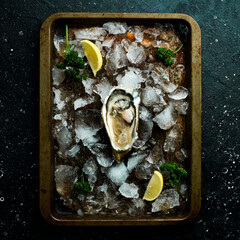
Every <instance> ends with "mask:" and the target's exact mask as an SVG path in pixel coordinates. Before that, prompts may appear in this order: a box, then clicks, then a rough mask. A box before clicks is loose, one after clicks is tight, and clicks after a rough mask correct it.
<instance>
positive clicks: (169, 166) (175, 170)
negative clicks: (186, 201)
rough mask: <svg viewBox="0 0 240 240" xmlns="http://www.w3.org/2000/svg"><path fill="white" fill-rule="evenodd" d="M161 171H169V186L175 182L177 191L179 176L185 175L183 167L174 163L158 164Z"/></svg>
mask: <svg viewBox="0 0 240 240" xmlns="http://www.w3.org/2000/svg"><path fill="white" fill-rule="evenodd" d="M159 168H160V170H161V171H164V170H166V171H169V172H170V179H169V181H168V182H169V184H170V186H171V187H173V186H174V184H175V183H176V184H177V192H178V193H179V183H180V180H181V177H187V171H186V170H184V169H183V168H179V167H178V165H177V164H176V163H163V164H162V165H160V166H159Z"/></svg>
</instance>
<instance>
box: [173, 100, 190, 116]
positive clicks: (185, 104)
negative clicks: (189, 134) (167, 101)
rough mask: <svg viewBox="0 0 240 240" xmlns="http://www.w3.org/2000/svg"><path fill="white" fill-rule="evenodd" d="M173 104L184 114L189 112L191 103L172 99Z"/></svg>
mask: <svg viewBox="0 0 240 240" xmlns="http://www.w3.org/2000/svg"><path fill="white" fill-rule="evenodd" d="M171 104H172V105H173V107H174V109H175V110H176V111H177V112H178V113H179V114H182V115H186V114H187V110H188V105H189V104H188V102H184V100H171Z"/></svg>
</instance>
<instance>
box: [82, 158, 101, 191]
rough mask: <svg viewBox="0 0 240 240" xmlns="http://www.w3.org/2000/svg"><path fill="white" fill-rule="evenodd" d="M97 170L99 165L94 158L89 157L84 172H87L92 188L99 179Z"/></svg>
mask: <svg viewBox="0 0 240 240" xmlns="http://www.w3.org/2000/svg"><path fill="white" fill-rule="evenodd" d="M97 170H98V166H97V164H96V162H95V160H94V159H93V158H89V159H88V160H87V161H86V162H85V164H84V165H83V172H84V173H85V174H87V177H88V182H89V183H90V186H91V187H92V188H93V187H94V185H95V183H96V181H97Z"/></svg>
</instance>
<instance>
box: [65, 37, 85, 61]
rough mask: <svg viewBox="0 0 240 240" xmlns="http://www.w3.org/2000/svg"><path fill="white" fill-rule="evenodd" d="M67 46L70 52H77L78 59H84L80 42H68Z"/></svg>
mask: <svg viewBox="0 0 240 240" xmlns="http://www.w3.org/2000/svg"><path fill="white" fill-rule="evenodd" d="M69 46H70V48H71V50H74V51H77V52H78V57H81V58H83V57H85V52H84V49H83V46H82V43H81V41H80V40H71V41H69Z"/></svg>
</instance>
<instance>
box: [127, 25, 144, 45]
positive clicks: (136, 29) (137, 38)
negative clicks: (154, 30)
mask: <svg viewBox="0 0 240 240" xmlns="http://www.w3.org/2000/svg"><path fill="white" fill-rule="evenodd" d="M129 28H130V31H131V32H133V33H134V37H135V42H142V40H143V31H142V29H141V27H139V26H131V27H129Z"/></svg>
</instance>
